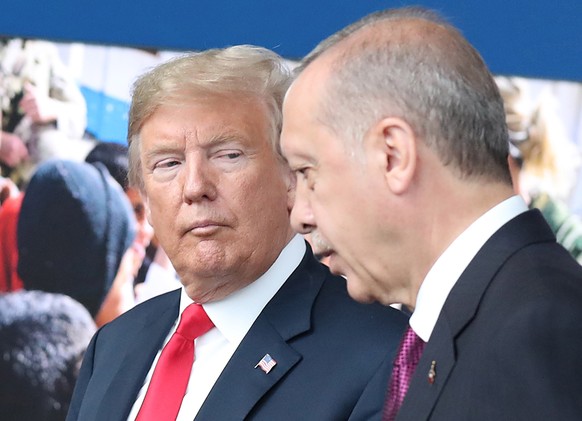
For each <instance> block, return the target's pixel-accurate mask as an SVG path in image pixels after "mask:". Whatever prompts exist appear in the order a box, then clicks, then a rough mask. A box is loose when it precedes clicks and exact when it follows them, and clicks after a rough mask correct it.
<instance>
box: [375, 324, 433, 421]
mask: <svg viewBox="0 0 582 421" xmlns="http://www.w3.org/2000/svg"><path fill="white" fill-rule="evenodd" d="M425 345H426V343H425V342H424V341H423V340H422V339H420V338H419V337H418V335H417V334H416V333H414V330H412V328H411V327H410V326H408V329H406V332H404V335H403V336H402V341H401V342H400V347H399V348H398V354H397V355H396V358H395V359H394V366H393V367H392V377H391V379H390V387H389V389H388V398H387V400H386V403H385V405H384V413H383V416H382V421H393V420H394V419H396V414H398V410H399V409H400V405H402V401H403V400H404V396H406V392H408V386H409V385H410V379H411V378H412V375H413V374H414V370H415V368H416V366H417V365H418V362H419V361H420V356H421V355H422V351H423V350H424V346H425Z"/></svg>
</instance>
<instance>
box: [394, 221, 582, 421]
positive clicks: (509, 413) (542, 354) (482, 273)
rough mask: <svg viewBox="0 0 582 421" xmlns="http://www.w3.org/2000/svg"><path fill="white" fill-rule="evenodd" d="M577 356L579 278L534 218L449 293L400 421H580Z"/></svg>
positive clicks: (492, 246)
mask: <svg viewBox="0 0 582 421" xmlns="http://www.w3.org/2000/svg"><path fill="white" fill-rule="evenodd" d="M581 355H582V269H581V267H580V266H579V265H578V263H576V261H575V260H574V259H573V258H572V257H571V256H570V255H569V254H568V252H567V251H566V250H565V249H564V248H562V247H561V246H560V245H558V244H557V243H556V240H555V237H554V235H553V233H552V231H551V230H550V228H549V226H548V225H547V224H546V223H545V220H544V219H543V217H542V215H541V214H540V213H539V212H538V211H537V210H532V211H528V212H526V213H524V214H521V215H519V216H517V217H516V218H514V219H513V220H511V221H509V222H508V223H507V224H505V225H504V226H503V227H502V228H501V229H500V230H499V231H497V232H496V233H495V234H494V235H493V236H492V237H491V238H490V239H489V241H488V242H487V243H486V244H485V245H484V246H483V248H482V249H481V250H480V251H479V253H478V254H477V255H476V257H475V258H474V259H473V261H472V262H471V263H470V264H469V266H468V267H467V269H466V270H465V271H464V273H463V274H462V275H461V277H460V278H459V280H458V281H457V284H456V285H455V286H454V287H453V289H452V290H451V293H450V295H449V297H448V298H447V301H446V302H445V305H444V307H443V309H442V311H441V314H440V316H439V319H438V321H437V323H436V325H435V329H434V331H433V333H432V335H431V337H430V340H429V342H428V344H427V345H426V348H425V350H424V352H423V355H422V358H421V360H420V362H419V365H418V367H417V369H416V371H415V373H414V376H413V378H412V381H411V384H410V388H409V390H408V394H407V395H406V398H405V399H404V402H403V404H402V407H401V409H400V412H399V414H398V417H397V420H400V421H402V420H414V421H421V420H427V419H430V420H447V421H449V420H455V421H456V420H483V421H485V420H487V421H491V420H496V421H498V420H511V421H514V420H528V421H530V420H550V419H559V420H581V419H582V358H581V357H580V356H581ZM431 366H433V368H434V372H435V377H434V382H433V383H430V382H429V376H428V375H429V371H430V369H431Z"/></svg>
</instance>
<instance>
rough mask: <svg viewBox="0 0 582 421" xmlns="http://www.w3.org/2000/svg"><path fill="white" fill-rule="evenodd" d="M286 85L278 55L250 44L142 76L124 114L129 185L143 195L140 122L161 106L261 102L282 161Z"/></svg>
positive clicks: (184, 58) (192, 56) (190, 57)
mask: <svg viewBox="0 0 582 421" xmlns="http://www.w3.org/2000/svg"><path fill="white" fill-rule="evenodd" d="M290 83H291V72H290V70H289V68H288V67H287V65H286V64H285V62H284V61H283V59H282V58H281V57H280V56H279V55H277V54H276V53H274V52H272V51H270V50H267V49H265V48H261V47H255V46H251V45H239V46H234V47H228V48H224V49H211V50H206V51H203V52H200V53H188V54H184V55H181V56H178V57H176V58H173V59H170V60H169V61H167V62H165V63H163V64H161V65H159V66H157V67H155V68H153V69H152V70H150V71H148V72H147V73H145V74H143V75H141V76H140V77H139V78H138V79H137V80H136V82H135V83H134V85H133V90H132V101H131V106H130V110H129V127H128V144H129V174H128V177H129V183H130V184H131V185H133V186H137V187H138V188H139V189H140V190H141V191H143V179H142V175H141V162H140V159H139V149H140V131H141V129H142V127H143V125H144V123H145V122H146V121H147V120H148V119H149V118H150V117H151V116H152V115H153V114H154V113H155V112H156V110H157V109H158V108H159V107H160V106H163V105H177V104H182V103H192V102H195V101H198V100H200V99H202V98H204V97H208V96H213V97H214V96H217V97H220V96H230V95H233V96H236V95H238V96H243V97H256V98H257V99H258V100H261V101H264V103H265V105H266V106H267V109H268V111H269V114H270V115H269V116H268V117H269V121H270V124H271V141H272V144H273V148H274V150H275V151H276V153H277V154H278V156H279V157H280V159H281V160H282V161H283V157H282V154H281V151H280V146H279V136H280V133H281V125H282V104H283V98H284V96H285V93H286V92H287V89H288V87H289V84H290Z"/></svg>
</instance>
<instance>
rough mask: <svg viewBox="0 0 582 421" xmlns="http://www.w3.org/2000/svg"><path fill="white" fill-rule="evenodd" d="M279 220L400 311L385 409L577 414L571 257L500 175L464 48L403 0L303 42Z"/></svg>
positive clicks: (580, 291)
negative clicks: (405, 313)
mask: <svg viewBox="0 0 582 421" xmlns="http://www.w3.org/2000/svg"><path fill="white" fill-rule="evenodd" d="M281 142H282V150H283V153H284V155H285V156H286V157H287V159H288V161H289V164H290V166H291V168H292V170H294V171H295V173H296V174H297V192H296V202H295V206H294V208H293V211H292V214H291V220H292V224H293V225H294V227H295V228H296V229H297V230H299V231H300V232H302V233H304V234H307V233H310V234H311V235H312V237H315V238H317V239H318V241H315V242H314V244H316V247H314V251H315V252H316V253H319V254H323V255H327V256H329V266H330V268H331V270H332V272H334V273H337V274H342V275H345V276H346V277H347V282H348V290H349V292H350V295H351V296H352V297H354V298H355V299H357V300H359V301H373V300H375V301H379V302H381V303H383V304H385V305H389V304H393V303H403V304H404V305H405V306H406V307H408V308H409V309H410V310H411V312H412V316H411V318H410V321H409V325H410V327H409V328H408V329H407V331H406V333H405V335H404V336H403V340H402V344H401V347H400V349H399V352H398V354H397V358H396V359H395V360H394V367H393V371H392V373H393V374H392V377H391V381H390V384H389V386H388V385H387V386H388V387H387V389H388V391H389V393H388V394H387V400H386V406H385V414H384V419H385V420H392V419H395V418H396V419H398V420H415V421H418V420H426V419H431V420H533V419H536V420H538V419H539V420H547V419H556V418H557V419H561V420H571V419H579V418H580V415H581V414H582V399H580V393H581V392H582V388H581V387H580V380H579V378H578V377H579V373H581V372H582V363H581V362H580V358H579V356H580V354H581V353H582V324H581V323H580V320H582V305H581V303H582V268H580V266H579V265H578V264H577V263H576V261H575V260H574V259H573V258H572V257H571V256H570V255H569V254H568V252H567V251H566V250H565V249H564V248H563V247H561V246H560V245H558V244H557V243H556V239H555V237H554V235H553V234H552V231H551V230H550V228H549V227H548V225H547V224H546V222H545V221H544V219H543V217H542V215H541V214H540V213H539V212H538V211H537V210H531V211H528V209H527V206H526V205H525V203H524V202H523V200H522V199H521V198H520V197H519V196H516V195H515V193H514V192H513V189H512V184H511V178H510V174H509V169H508V164H507V155H508V138H507V128H506V125H505V113H504V110H503V102H502V100H501V97H500V95H499V91H498V89H497V86H496V84H495V81H494V80H493V77H492V76H491V74H490V73H489V71H488V69H487V67H486V66H485V64H484V62H483V60H482V59H481V57H480V56H479V54H478V53H477V51H476V50H475V49H474V48H473V47H472V46H471V45H470V44H469V43H468V42H467V41H466V40H465V39H464V38H463V37H462V35H461V34H460V33H459V32H458V31H457V30H456V29H455V28H453V27H452V26H450V25H449V24H447V23H446V22H444V21H442V20H441V19H440V18H439V17H438V16H436V15H435V14H434V13H432V12H430V11H428V10H425V9H420V8H404V9H395V10H389V11H383V12H379V13H376V14H373V15H371V16H368V17H365V18H364V19H363V20H361V21H359V22H356V23H355V24H353V25H352V26H350V27H348V28H346V29H344V30H342V31H340V32H339V33H338V34H336V35H334V36H332V37H330V38H329V39H328V40H326V41H324V42H323V43H322V44H321V45H320V46H319V47H317V48H316V50H315V51H314V52H313V53H312V54H311V55H310V56H308V57H307V58H306V60H305V61H304V63H303V65H302V66H301V68H300V70H299V72H298V77H297V79H296V80H295V81H294V83H293V85H292V86H291V88H290V89H289V92H288V93H287V96H286V100H285V104H284V124H283V131H282V135H281Z"/></svg>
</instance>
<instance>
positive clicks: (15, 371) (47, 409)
mask: <svg viewBox="0 0 582 421" xmlns="http://www.w3.org/2000/svg"><path fill="white" fill-rule="evenodd" d="M94 333H95V323H94V322H93V319H92V318H91V315H90V314H89V312H88V311H87V309H86V308H85V307H83V305H81V304H80V303H78V302H77V301H75V300H73V299H72V298H70V297H68V296H66V295H62V294H51V293H46V292H42V291H19V292H12V293H7V294H0V419H1V420H2V421H25V420H26V421H62V420H64V419H65V416H66V414H67V410H68V409H69V403H70V400H71V395H72V393H73V387H74V385H75V381H76V379H77V375H78V373H79V367H80V365H81V360H82V358H83V355H84V353H85V349H86V348H87V344H88V343H89V340H90V339H91V336H92V335H93V334H94Z"/></svg>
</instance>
